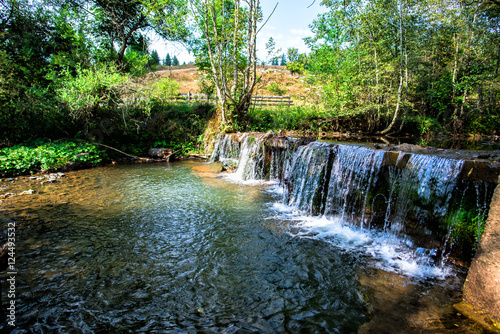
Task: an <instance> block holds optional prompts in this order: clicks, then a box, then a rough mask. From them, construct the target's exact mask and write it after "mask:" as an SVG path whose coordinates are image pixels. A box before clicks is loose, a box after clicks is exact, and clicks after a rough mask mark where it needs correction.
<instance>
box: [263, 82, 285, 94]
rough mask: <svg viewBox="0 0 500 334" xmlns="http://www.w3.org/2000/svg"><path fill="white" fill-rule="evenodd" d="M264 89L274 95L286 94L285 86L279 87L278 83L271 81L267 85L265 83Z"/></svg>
mask: <svg viewBox="0 0 500 334" xmlns="http://www.w3.org/2000/svg"><path fill="white" fill-rule="evenodd" d="M266 89H267V90H268V91H269V92H270V93H271V94H274V95H278V96H283V95H285V94H286V92H287V89H286V88H285V87H283V88H282V87H280V85H279V84H278V83H277V82H272V83H270V84H269V85H267V87H266Z"/></svg>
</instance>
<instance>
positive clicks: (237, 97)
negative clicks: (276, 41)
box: [191, 0, 261, 130]
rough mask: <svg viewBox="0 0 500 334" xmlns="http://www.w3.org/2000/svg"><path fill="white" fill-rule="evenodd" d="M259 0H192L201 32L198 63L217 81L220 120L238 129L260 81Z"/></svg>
mask: <svg viewBox="0 0 500 334" xmlns="http://www.w3.org/2000/svg"><path fill="white" fill-rule="evenodd" d="M259 4H260V1H259V0H244V1H241V0H212V1H210V0H193V1H191V6H192V11H193V13H194V16H195V19H196V25H197V28H198V31H199V34H200V35H201V42H200V43H199V44H197V45H196V46H195V48H194V52H195V56H196V63H197V66H198V67H199V68H200V69H201V70H203V71H205V72H206V73H207V74H208V75H209V76H210V78H211V80H212V81H213V83H214V86H215V88H216V91H217V98H218V115H219V118H220V123H221V125H222V126H223V127H225V128H226V130H235V129H236V128H237V125H238V124H237V122H240V123H241V122H243V121H244V119H245V118H246V115H247V112H248V108H249V107H250V99H251V96H252V94H253V91H254V88H255V85H256V83H257V71H256V70H257V44H256V41H257V32H258V29H257V25H258V22H259V21H260V20H261V10H260V5H259Z"/></svg>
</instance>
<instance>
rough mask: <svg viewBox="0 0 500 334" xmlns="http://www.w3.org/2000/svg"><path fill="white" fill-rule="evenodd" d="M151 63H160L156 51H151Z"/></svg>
mask: <svg viewBox="0 0 500 334" xmlns="http://www.w3.org/2000/svg"><path fill="white" fill-rule="evenodd" d="M150 57H151V65H160V56H159V55H158V51H156V50H153V51H151V55H150Z"/></svg>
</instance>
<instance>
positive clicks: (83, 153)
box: [0, 140, 106, 176]
mask: <svg viewBox="0 0 500 334" xmlns="http://www.w3.org/2000/svg"><path fill="white" fill-rule="evenodd" d="M105 158H106V153H105V152H104V151H103V150H102V149H101V148H99V147H98V146H96V145H94V144H91V143H87V142H75V141H57V142H43V141H41V140H37V141H34V142H26V143H23V144H19V145H16V146H13V147H7V148H3V149H1V150H0V175H2V176H12V175H20V174H26V173H34V172H38V171H49V170H56V169H58V168H61V167H65V166H69V165H71V164H75V163H82V164H85V165H95V164H98V163H100V162H102V161H103V159H105Z"/></svg>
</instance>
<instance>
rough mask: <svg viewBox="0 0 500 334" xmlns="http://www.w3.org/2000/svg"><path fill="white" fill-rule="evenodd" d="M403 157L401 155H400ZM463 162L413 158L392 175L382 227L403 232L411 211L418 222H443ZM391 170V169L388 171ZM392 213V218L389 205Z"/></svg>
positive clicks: (420, 156)
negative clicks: (439, 220)
mask: <svg viewBox="0 0 500 334" xmlns="http://www.w3.org/2000/svg"><path fill="white" fill-rule="evenodd" d="M401 155H402V156H403V157H404V156H405V154H404V153H402V154H401ZM462 166H463V161H462V160H457V159H446V158H441V157H436V156H431V155H422V154H412V155H411V156H410V158H409V159H408V162H407V163H406V166H405V168H404V169H399V170H397V171H393V173H392V175H393V177H392V179H391V180H390V187H391V190H390V197H389V201H388V202H389V203H388V207H387V210H386V212H387V214H386V216H385V227H389V226H390V228H391V229H392V230H393V231H394V232H401V231H403V230H404V227H405V221H406V219H407V215H408V213H409V211H410V209H415V211H416V214H417V216H418V217H417V218H418V219H419V220H421V221H422V220H430V219H431V218H432V217H434V219H436V218H437V219H439V218H443V217H444V216H445V215H446V213H447V212H448V208H449V205H450V202H451V196H452V194H453V190H454V188H455V186H456V184H457V180H458V176H459V174H460V172H461V171H462ZM391 169H393V170H394V167H391ZM393 203H394V213H393V214H392V215H391V205H392V204H393Z"/></svg>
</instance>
